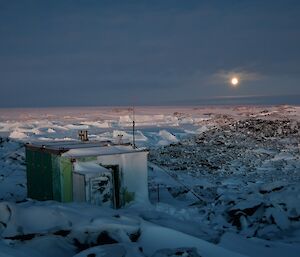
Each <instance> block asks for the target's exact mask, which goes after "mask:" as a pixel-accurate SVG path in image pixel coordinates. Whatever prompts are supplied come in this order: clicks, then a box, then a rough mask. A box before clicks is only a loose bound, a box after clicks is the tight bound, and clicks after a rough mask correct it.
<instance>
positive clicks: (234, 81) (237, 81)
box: [230, 77, 239, 87]
mask: <svg viewBox="0 0 300 257" xmlns="http://www.w3.org/2000/svg"><path fill="white" fill-rule="evenodd" d="M230 82H231V85H232V86H234V87H237V85H238V84H239V80H238V78H237V77H233V78H232V79H231V81H230Z"/></svg>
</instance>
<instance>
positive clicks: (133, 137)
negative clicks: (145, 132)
mask: <svg viewBox="0 0 300 257" xmlns="http://www.w3.org/2000/svg"><path fill="white" fill-rule="evenodd" d="M132 147H133V148H136V146H135V115H134V106H132Z"/></svg>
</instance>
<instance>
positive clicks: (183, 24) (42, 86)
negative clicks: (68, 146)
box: [0, 0, 300, 107]
mask: <svg viewBox="0 0 300 257" xmlns="http://www.w3.org/2000/svg"><path fill="white" fill-rule="evenodd" d="M234 76H235V77H238V78H239V84H238V86H237V87H232V86H231V85H230V83H229V79H230V78H231V77H234ZM0 89H1V101H0V107H39V106H80V105H130V104H133V103H134V104H137V105H144V104H145V105H165V104H173V103H176V102H178V103H185V104H188V103H195V102H197V101H198V99H214V98H217V99H218V98H220V97H229V96H234V97H240V96H241V97H245V96H251V97H253V96H284V97H287V98H288V96H289V95H291V96H293V97H294V98H295V97H297V96H298V95H300V1H296V0H295V1H289V0H282V1H276V0H275V1H274V0H273V1H262V0H257V1H243V0H236V1H233V0H226V1H224V0H223V1H199V0H197V1H192V0H190V1H188V0H185V1H184V0H181V1H176V0H170V1H165V0H164V1H162V0H160V1H143V0H137V1H124V0H123V1H102V0H98V1H89V0H86V1H83V0H82V1H75V0H73V1H71V0H60V1H59V0H57V1H55V0H52V1H50V0H49V1H42V0H39V1H30V0H26V1H25V0H20V1H14V0H0Z"/></svg>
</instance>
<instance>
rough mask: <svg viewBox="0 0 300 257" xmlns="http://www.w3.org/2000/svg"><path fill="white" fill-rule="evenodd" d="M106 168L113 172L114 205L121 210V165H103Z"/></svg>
mask: <svg viewBox="0 0 300 257" xmlns="http://www.w3.org/2000/svg"><path fill="white" fill-rule="evenodd" d="M103 166H104V167H105V168H107V169H110V170H111V172H112V185H113V188H112V191H113V205H114V208H116V209H119V208H120V207H121V199H120V188H121V183H120V168H119V165H103Z"/></svg>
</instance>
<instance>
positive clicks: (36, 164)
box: [26, 149, 53, 200]
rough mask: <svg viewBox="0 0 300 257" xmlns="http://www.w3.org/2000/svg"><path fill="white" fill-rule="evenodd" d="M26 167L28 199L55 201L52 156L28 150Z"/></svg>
mask: <svg viewBox="0 0 300 257" xmlns="http://www.w3.org/2000/svg"><path fill="white" fill-rule="evenodd" d="M26 165H27V189H28V197H30V198H33V199H37V200H51V199H53V188H52V184H53V180H52V158H51V154H49V153H46V152H43V151H34V150H29V149H26Z"/></svg>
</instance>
